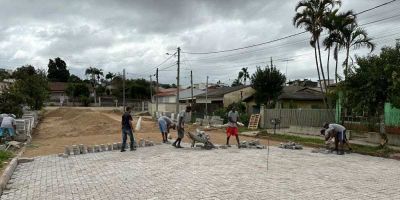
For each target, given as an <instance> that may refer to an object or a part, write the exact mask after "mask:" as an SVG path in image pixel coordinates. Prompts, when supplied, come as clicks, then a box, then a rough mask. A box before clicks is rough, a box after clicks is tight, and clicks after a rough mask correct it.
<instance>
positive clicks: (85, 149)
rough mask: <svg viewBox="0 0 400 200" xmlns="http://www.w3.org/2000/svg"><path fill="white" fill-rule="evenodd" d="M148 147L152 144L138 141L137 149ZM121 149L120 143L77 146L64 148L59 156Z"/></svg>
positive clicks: (146, 141)
mask: <svg viewBox="0 0 400 200" xmlns="http://www.w3.org/2000/svg"><path fill="white" fill-rule="evenodd" d="M127 145H128V144H127ZM135 146H137V145H136V144H135ZM148 146H154V142H153V141H148V140H144V139H140V142H139V147H148ZM121 148H122V143H121V142H119V143H113V144H110V143H109V144H100V145H89V146H85V145H83V144H79V145H72V146H65V148H64V153H60V154H59V156H60V157H64V158H67V157H68V156H70V155H80V154H87V153H98V152H104V151H114V150H121Z"/></svg>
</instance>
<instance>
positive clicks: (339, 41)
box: [324, 10, 356, 83]
mask: <svg viewBox="0 0 400 200" xmlns="http://www.w3.org/2000/svg"><path fill="white" fill-rule="evenodd" d="M353 23H356V15H355V14H354V12H353V11H351V10H350V11H347V12H342V13H337V10H335V11H333V12H332V13H330V14H328V15H327V17H326V18H325V20H324V26H325V27H326V28H327V29H328V30H329V33H328V37H326V38H325V40H324V45H325V47H326V48H327V49H328V64H327V65H328V66H329V55H330V48H332V47H334V50H333V58H334V60H335V63H336V65H335V82H336V83H337V82H338V77H339V75H338V62H339V51H340V50H341V49H342V48H343V44H344V41H343V37H342V31H343V30H344V29H345V28H346V27H347V26H349V25H351V24H353ZM328 71H329V70H328ZM328 75H329V74H328ZM328 79H329V78H328Z"/></svg>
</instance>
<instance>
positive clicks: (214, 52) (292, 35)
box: [182, 0, 397, 55]
mask: <svg viewBox="0 0 400 200" xmlns="http://www.w3.org/2000/svg"><path fill="white" fill-rule="evenodd" d="M395 1H397V0H392V1H389V2H386V3H383V4H380V5H377V6H375V7H372V8H369V9H366V10H363V11H361V12H358V13H356V14H355V15H360V14H363V13H366V12H369V11H372V10H375V9H377V8H380V7H382V6H385V5H388V4H391V3H393V2H395ZM307 32H308V31H303V32H299V33H295V34H291V35H288V36H285V37H281V38H278V39H274V40H270V41H267V42H262V43H258V44H253V45H249V46H244V47H239V48H234V49H227V50H220V51H209V52H182V53H186V54H198V55H199V54H202V55H204V54H216V53H225V52H231V51H237V50H242V49H248V48H252V47H257V46H261V45H265V44H270V43H273V42H277V41H281V40H285V39H288V38H291V37H295V36H298V35H302V34H304V33H307Z"/></svg>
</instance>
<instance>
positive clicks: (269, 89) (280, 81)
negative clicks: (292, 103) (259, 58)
mask: <svg viewBox="0 0 400 200" xmlns="http://www.w3.org/2000/svg"><path fill="white" fill-rule="evenodd" d="M285 82H286V77H285V75H283V74H282V73H281V72H280V71H279V70H277V69H276V67H269V66H266V67H265V68H264V69H262V68H260V67H257V70H256V72H255V73H254V74H253V75H252V76H251V87H252V88H253V89H254V90H256V93H255V94H254V97H255V100H256V102H257V104H259V105H260V104H265V105H266V106H267V107H271V106H272V105H273V104H274V102H275V101H276V100H277V98H278V96H279V95H280V94H281V92H282V89H283V86H284V84H285Z"/></svg>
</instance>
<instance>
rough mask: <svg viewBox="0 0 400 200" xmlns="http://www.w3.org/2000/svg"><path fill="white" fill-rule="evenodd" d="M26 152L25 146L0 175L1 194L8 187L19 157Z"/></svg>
mask: <svg viewBox="0 0 400 200" xmlns="http://www.w3.org/2000/svg"><path fill="white" fill-rule="evenodd" d="M24 152H25V146H24V147H22V149H21V151H20V152H19V153H18V154H17V156H15V157H14V158H13V159H12V160H11V162H10V164H8V166H7V167H6V169H5V170H4V172H3V174H2V175H1V177H0V196H1V195H2V194H3V190H4V189H5V188H6V186H7V183H8V181H9V180H10V179H11V176H12V174H13V173H14V171H15V169H16V168H17V166H18V159H19V158H20V157H21V156H22V154H23V153H24Z"/></svg>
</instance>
